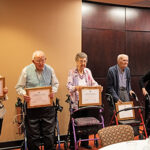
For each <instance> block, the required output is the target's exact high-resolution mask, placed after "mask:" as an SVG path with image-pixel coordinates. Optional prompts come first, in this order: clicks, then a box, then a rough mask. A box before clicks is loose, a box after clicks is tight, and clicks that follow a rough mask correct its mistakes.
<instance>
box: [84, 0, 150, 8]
mask: <svg viewBox="0 0 150 150" xmlns="http://www.w3.org/2000/svg"><path fill="white" fill-rule="evenodd" d="M85 1H92V2H101V3H109V4H117V5H127V6H136V7H148V8H150V0H85Z"/></svg>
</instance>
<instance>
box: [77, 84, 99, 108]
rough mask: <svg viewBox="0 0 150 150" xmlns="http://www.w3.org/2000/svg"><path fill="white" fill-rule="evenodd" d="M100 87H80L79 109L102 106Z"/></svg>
mask: <svg viewBox="0 0 150 150" xmlns="http://www.w3.org/2000/svg"><path fill="white" fill-rule="evenodd" d="M101 91H102V88H101V86H97V87H81V88H80V90H79V107H80V106H92V105H102V101H101Z"/></svg>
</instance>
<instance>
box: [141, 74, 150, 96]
mask: <svg viewBox="0 0 150 150" xmlns="http://www.w3.org/2000/svg"><path fill="white" fill-rule="evenodd" d="M147 81H150V71H149V72H147V73H146V74H145V75H144V76H143V77H141V78H140V80H139V85H140V88H141V89H142V93H143V95H144V96H145V95H146V94H148V92H147V90H146V89H145V83H146V82H147Z"/></svg>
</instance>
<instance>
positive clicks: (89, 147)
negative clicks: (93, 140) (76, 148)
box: [81, 145, 92, 149]
mask: <svg viewBox="0 0 150 150" xmlns="http://www.w3.org/2000/svg"><path fill="white" fill-rule="evenodd" d="M81 147H83V148H86V149H92V147H91V146H90V145H81Z"/></svg>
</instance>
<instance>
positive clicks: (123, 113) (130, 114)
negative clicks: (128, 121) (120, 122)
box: [118, 104, 134, 119]
mask: <svg viewBox="0 0 150 150" xmlns="http://www.w3.org/2000/svg"><path fill="white" fill-rule="evenodd" d="M131 107H132V104H127V105H119V106H118V110H119V111H120V110H123V109H125V108H131ZM130 117H131V118H132V117H134V116H133V110H132V109H131V110H128V111H121V112H119V118H120V119H122V118H130Z"/></svg>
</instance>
